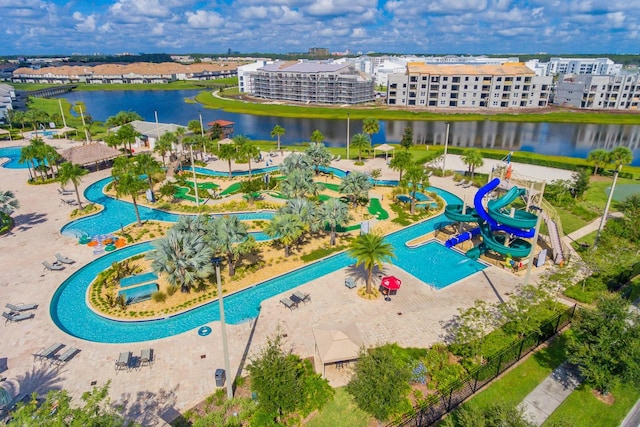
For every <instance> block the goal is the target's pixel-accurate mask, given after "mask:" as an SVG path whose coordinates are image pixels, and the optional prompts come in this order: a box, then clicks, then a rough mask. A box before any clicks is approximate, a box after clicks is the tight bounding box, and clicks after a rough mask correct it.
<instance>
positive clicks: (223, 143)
mask: <svg viewBox="0 0 640 427" xmlns="http://www.w3.org/2000/svg"><path fill="white" fill-rule="evenodd" d="M226 144H233V139H230V138H225V139H221V140H220V141H218V150H219V149H220V146H221V145H226Z"/></svg>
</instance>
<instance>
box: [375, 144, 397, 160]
mask: <svg viewBox="0 0 640 427" xmlns="http://www.w3.org/2000/svg"><path fill="white" fill-rule="evenodd" d="M393 150H395V148H394V147H392V146H391V145H389V144H380V145H378V146H377V147H373V151H374V153H375V152H376V151H384V160H385V161H387V160H388V157H389V151H393Z"/></svg>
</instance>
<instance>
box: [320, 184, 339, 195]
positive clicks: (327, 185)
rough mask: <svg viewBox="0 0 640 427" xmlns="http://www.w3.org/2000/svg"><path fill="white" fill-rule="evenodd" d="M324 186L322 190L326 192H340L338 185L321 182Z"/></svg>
mask: <svg viewBox="0 0 640 427" xmlns="http://www.w3.org/2000/svg"><path fill="white" fill-rule="evenodd" d="M321 184H322V185H324V188H326V189H327V190H331V191H335V192H336V193H338V192H340V184H332V183H330V182H321Z"/></svg>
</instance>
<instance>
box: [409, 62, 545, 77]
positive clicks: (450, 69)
mask: <svg viewBox="0 0 640 427" xmlns="http://www.w3.org/2000/svg"><path fill="white" fill-rule="evenodd" d="M407 72H408V73H409V74H440V75H484V76H486V75H494V76H495V75H498V76H500V75H505V76H513V75H527V76H534V75H535V72H534V71H533V70H532V69H530V68H529V67H527V66H526V65H524V64H523V63H522V62H507V63H504V64H502V65H490V64H478V65H475V64H425V63H424V62H409V63H408V64H407Z"/></svg>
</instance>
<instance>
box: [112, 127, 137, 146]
mask: <svg viewBox="0 0 640 427" xmlns="http://www.w3.org/2000/svg"><path fill="white" fill-rule="evenodd" d="M116 135H117V139H118V140H119V141H120V144H123V145H124V147H125V148H126V147H127V144H128V145H129V153H131V152H132V146H131V144H133V143H134V142H135V140H136V136H138V131H137V130H136V129H135V128H134V127H133V125H131V124H130V123H125V124H124V125H122V126H120V129H118V132H116Z"/></svg>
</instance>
